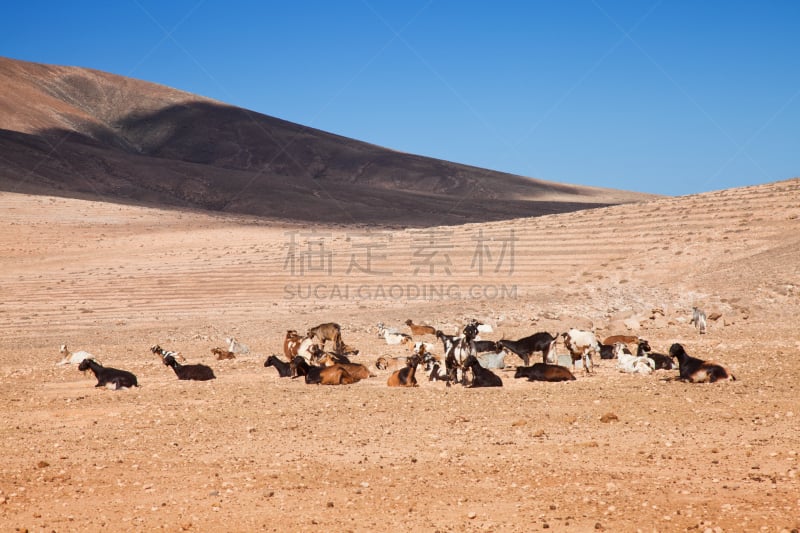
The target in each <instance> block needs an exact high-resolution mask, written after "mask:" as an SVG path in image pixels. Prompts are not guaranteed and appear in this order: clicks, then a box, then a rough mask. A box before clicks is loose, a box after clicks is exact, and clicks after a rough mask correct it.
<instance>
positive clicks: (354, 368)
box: [334, 363, 375, 381]
mask: <svg viewBox="0 0 800 533" xmlns="http://www.w3.org/2000/svg"><path fill="white" fill-rule="evenodd" d="M334 366H340V367H342V368H344V369H345V370H347V373H348V374H350V376H352V377H353V378H354V379H355V380H356V381H359V380H362V379H367V378H374V377H375V374H373V373H372V372H370V371H369V368H367V367H366V366H364V365H362V364H359V363H337V364H336V365H334Z"/></svg>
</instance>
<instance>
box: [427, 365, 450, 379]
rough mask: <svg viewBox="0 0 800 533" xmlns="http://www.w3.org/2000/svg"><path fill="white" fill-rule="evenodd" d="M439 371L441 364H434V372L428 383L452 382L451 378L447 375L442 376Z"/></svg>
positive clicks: (432, 371)
mask: <svg viewBox="0 0 800 533" xmlns="http://www.w3.org/2000/svg"><path fill="white" fill-rule="evenodd" d="M439 369H441V366H440V365H439V363H434V364H433V370H431V374H430V376H428V381H450V377H449V376H448V375H447V374H441V373H440V372H439Z"/></svg>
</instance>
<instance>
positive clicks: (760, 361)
mask: <svg viewBox="0 0 800 533" xmlns="http://www.w3.org/2000/svg"><path fill="white" fill-rule="evenodd" d="M798 216H800V179H794V180H789V181H784V182H778V183H772V184H768V185H762V186H758V187H749V188H743V189H735V190H728V191H720V192H715V193H709V194H703V195H698V196H690V197H682V198H669V199H661V200H657V201H652V202H648V203H642V204H633V205H625V206H615V207H607V208H601V209H593V210H588V211H581V212H577V213H573V214H562V215H552V216H545V217H541V218H530V219H518V220H513V221H507V222H495V223H487V224H473V225H465V226H456V227H453V226H450V227H437V228H432V229H425V230H423V229H408V230H403V231H398V230H389V229H386V230H381V229H379V228H378V229H375V228H368V227H367V226H363V225H362V226H342V225H332V226H321V225H320V226H311V225H307V224H290V223H286V222H285V221H278V220H268V219H259V218H248V217H242V216H232V215H220V216H213V215H208V214H205V213H200V212H195V211H188V210H170V209H163V210H162V209H147V208H142V207H133V206H124V205H117V204H113V203H99V202H88V201H81V200H71V199H64V198H54V197H44V196H27V195H20V194H12V193H2V194H0V250H2V254H0V284H1V286H2V287H3V299H2V301H0V402H2V404H3V405H4V406H6V409H2V410H0V428H2V429H1V430H0V445H2V446H3V447H4V449H6V450H18V451H24V453H13V454H9V455H8V457H6V460H5V463H4V468H3V469H2V472H0V528H1V529H3V530H11V529H12V528H13V529H19V530H22V529H27V530H29V531H32V530H47V531H50V530H57V531H73V530H74V531H85V530H98V529H103V528H112V529H114V530H121V531H134V530H136V531H141V530H143V529H146V530H153V529H157V528H161V529H165V530H170V531H177V530H184V531H192V530H199V531H209V530H221V529H225V530H230V529H236V530H248V531H252V530H275V531H317V530H319V529H321V528H325V529H332V530H350V531H370V532H372V531H398V530H426V531H437V530H438V531H446V530H447V531H483V530H488V531H520V532H521V531H525V532H528V531H544V530H546V529H547V530H557V531H587V530H597V531H603V530H606V531H636V530H648V531H649V530H654V531H677V530H681V531H686V530H688V531H695V530H697V531H756V530H757V531H773V532H778V531H791V530H793V529H797V528H798V527H800V522H798V518H797V517H798V516H800V500H798V498H797V494H798V476H797V474H798V464H797V461H798V457H797V450H796V443H797V441H798V438H800V426H799V425H798V422H797V420H798V409H797V394H798V390H797V379H796V376H797V373H798V371H799V370H800V363H799V361H800V339H798V336H797V326H796V316H797V314H798V312H800V304H798V292H797V291H798V289H797V287H798V279H799V278H800V232H798ZM423 291H426V292H425V294H424V295H423V294H421V293H422V292H423ZM692 305H700V306H701V307H703V308H704V309H706V311H707V312H708V313H709V315H710V316H714V317H715V319H712V320H711V321H710V323H709V331H708V333H707V334H705V335H699V334H698V333H697V332H696V331H695V329H694V328H693V327H691V326H690V325H689V324H688V319H689V317H690V314H689V313H690V309H691V306H692ZM471 317H476V318H478V319H481V320H483V321H485V322H488V323H490V324H491V325H492V326H493V327H494V333H492V334H488V335H486V338H490V339H499V338H500V337H505V338H518V337H521V336H523V335H528V334H530V333H533V332H535V331H542V330H547V331H550V332H551V333H555V332H557V331H564V328H567V327H570V326H572V325H577V326H580V327H586V328H588V327H593V328H594V329H595V330H596V331H597V332H598V334H600V335H601V336H602V335H605V334H609V333H633V332H636V333H638V334H639V335H641V336H643V337H646V338H647V339H648V340H649V341H650V343H651V345H652V346H653V347H654V348H655V349H656V350H658V351H661V352H666V351H667V350H668V348H669V346H670V344H672V343H673V342H680V343H682V344H683V345H684V346H685V347H686V348H687V350H688V351H689V353H691V354H693V355H696V356H698V357H702V358H706V359H711V358H713V359H715V360H717V361H719V362H720V363H722V364H724V365H725V366H726V367H727V368H728V369H729V370H730V371H731V372H732V373H733V374H734V375H735V376H736V378H737V380H736V381H735V382H731V383H717V384H688V383H683V382H680V381H676V380H674V379H673V378H674V377H675V375H676V372H674V371H658V372H656V373H654V374H651V375H647V376H635V375H628V374H622V373H620V372H618V371H617V370H616V368H615V364H614V361H608V360H604V361H597V360H596V363H597V370H596V373H595V374H593V375H585V374H584V373H583V372H577V373H576V377H577V380H576V381H572V382H568V383H539V382H534V383H531V382H526V381H524V380H517V379H514V377H513V376H514V367H515V366H517V365H518V364H520V361H519V360H518V359H517V358H516V357H513V356H506V364H507V367H506V368H505V369H503V370H497V371H496V372H497V373H498V375H500V376H501V378H502V379H503V388H502V389H492V390H489V389H466V388H462V387H460V386H455V387H449V388H448V387H446V386H445V384H443V383H441V382H431V381H428V380H427V379H425V378H424V377H423V376H422V375H421V372H420V375H419V378H420V379H419V380H420V386H419V387H418V388H415V389H407V390H395V389H389V388H388V387H386V381H387V378H388V376H389V371H386V370H377V369H375V368H374V366H373V363H374V361H375V359H376V358H377V357H378V356H387V357H392V356H402V355H406V354H407V353H408V348H407V347H406V346H402V345H396V346H389V345H387V344H385V343H384V342H383V340H382V339H379V338H377V336H376V334H375V328H374V326H375V324H376V323H377V322H379V321H381V322H384V323H385V324H387V325H389V326H392V327H397V328H398V329H400V330H405V326H404V324H403V322H404V321H405V319H407V318H412V319H414V320H415V321H416V322H428V323H430V324H433V325H435V326H436V327H438V328H440V329H443V330H445V331H447V332H453V331H455V330H457V329H458V328H459V327H460V325H461V324H463V322H464V320H465V319H467V318H471ZM330 320H334V321H337V322H339V323H341V325H342V329H343V336H344V338H345V340H346V341H347V342H348V343H349V344H353V345H355V346H357V347H358V348H359V349H360V350H361V353H360V354H359V355H358V356H356V357H355V358H354V360H356V361H357V362H362V363H364V364H366V365H369V366H370V367H371V368H372V371H373V372H374V373H375V374H376V376H375V377H371V378H369V379H367V380H364V381H361V382H359V383H356V384H353V385H349V386H345V387H321V386H308V385H305V384H304V383H303V382H302V380H291V379H287V378H284V379H281V378H278V377H277V375H276V373H275V371H274V370H273V369H272V368H264V366H263V362H264V359H265V358H266V356H267V355H268V354H271V353H277V354H282V338H283V335H284V333H285V331H286V330H287V329H290V328H291V329H298V330H300V331H301V332H302V331H305V328H308V327H310V326H313V325H315V324H317V323H320V322H324V321H330ZM230 335H234V336H236V337H237V338H238V339H239V340H240V341H242V342H244V343H246V344H248V345H249V347H250V352H249V353H246V354H239V355H238V356H237V358H236V359H235V360H232V361H216V360H214V359H213V357H212V356H211V354H210V348H212V347H214V346H221V345H224V340H223V339H224V338H225V337H227V336H230ZM427 340H431V341H433V339H432V338H428V339H427ZM62 343H67V344H68V345H69V346H70V347H71V348H72V349H73V350H78V349H83V350H88V351H90V352H92V353H93V354H95V355H96V356H97V357H98V358H99V359H100V360H101V361H102V362H103V363H104V364H106V365H110V366H113V367H116V368H123V369H127V370H130V371H133V372H134V373H135V374H136V375H137V376H138V378H139V382H140V384H141V387H140V388H138V389H134V390H128V391H117V392H113V391H109V390H105V389H95V388H94V387H93V385H94V380H92V379H87V378H86V377H84V376H82V375H81V374H80V373H79V372H78V371H77V370H76V369H75V368H74V367H70V366H58V367H57V366H55V365H54V363H55V362H56V361H57V360H58V359H59V358H60V355H59V354H58V346H59V345H60V344H62ZM154 343H159V344H161V345H162V346H164V347H165V348H168V349H173V350H179V351H180V352H181V353H182V354H183V355H184V356H185V357H187V359H188V360H189V361H190V362H192V363H195V362H202V363H205V364H208V365H210V366H212V367H213V368H214V371H215V373H216V375H217V379H216V380H214V381H212V382H203V383H194V382H179V381H177V380H176V379H175V376H174V374H173V372H172V371H171V370H170V369H169V368H166V367H165V366H164V365H163V364H162V363H161V361H160V360H158V359H157V358H156V357H154V356H153V354H152V353H150V350H149V347H150V346H151V345H152V344H154ZM559 351H560V352H561V353H563V346H560V347H559ZM434 352H435V353H436V354H437V355H440V352H441V347H440V346H439V345H437V344H434ZM98 498H102V506H100V507H98V506H97V501H98ZM89 508H91V509H97V511H93V512H86V509H89Z"/></svg>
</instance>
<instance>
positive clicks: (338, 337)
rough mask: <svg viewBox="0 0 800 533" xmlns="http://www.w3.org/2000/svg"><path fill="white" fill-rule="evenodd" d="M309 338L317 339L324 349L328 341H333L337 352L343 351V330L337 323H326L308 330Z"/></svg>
mask: <svg viewBox="0 0 800 533" xmlns="http://www.w3.org/2000/svg"><path fill="white" fill-rule="evenodd" d="M306 336H307V337H311V338H312V339H315V340H316V341H317V342H318V343H319V344H320V346H322V348H323V349H324V348H325V342H326V341H332V342H333V347H334V349H335V350H336V351H337V352H341V351H342V345H343V343H342V328H341V326H339V324H336V323H335V322H326V323H325V324H320V325H319V326H315V327H313V328H311V329H309V330H308V332H307V333H306Z"/></svg>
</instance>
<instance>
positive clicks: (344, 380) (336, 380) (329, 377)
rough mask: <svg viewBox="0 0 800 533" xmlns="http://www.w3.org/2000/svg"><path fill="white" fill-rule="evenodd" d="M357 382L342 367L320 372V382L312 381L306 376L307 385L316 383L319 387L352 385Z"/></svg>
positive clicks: (335, 366)
mask: <svg viewBox="0 0 800 533" xmlns="http://www.w3.org/2000/svg"><path fill="white" fill-rule="evenodd" d="M309 375H310V374H309ZM357 381H358V379H357V378H355V377H354V376H352V375H351V374H350V373H349V372H348V371H347V370H346V369H345V368H344V367H342V366H341V365H334V366H329V367H325V368H323V369H322V370H320V372H319V381H311V380H309V376H308V375H307V376H306V383H316V384H318V385H351V384H353V383H356V382H357Z"/></svg>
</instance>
